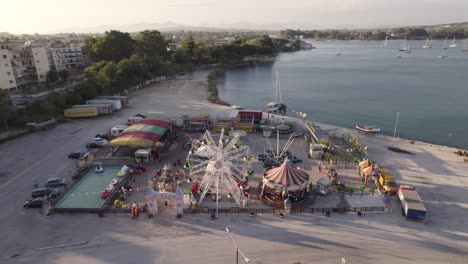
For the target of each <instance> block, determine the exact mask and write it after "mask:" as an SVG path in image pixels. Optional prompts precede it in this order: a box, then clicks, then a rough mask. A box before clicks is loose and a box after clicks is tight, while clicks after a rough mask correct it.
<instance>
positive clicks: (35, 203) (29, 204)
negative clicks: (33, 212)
mask: <svg viewBox="0 0 468 264" xmlns="http://www.w3.org/2000/svg"><path fill="white" fill-rule="evenodd" d="M45 200H48V199H47V198H44V197H37V198H34V199H31V200H27V201H26V202H25V203H24V204H23V207H24V208H32V207H41V206H42V204H43V203H44V201H45Z"/></svg>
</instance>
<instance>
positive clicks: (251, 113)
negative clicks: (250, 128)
mask: <svg viewBox="0 0 468 264" xmlns="http://www.w3.org/2000/svg"><path fill="white" fill-rule="evenodd" d="M239 115H240V120H241V121H252V119H253V120H254V122H255V123H260V121H262V117H263V112H262V111H260V110H239Z"/></svg>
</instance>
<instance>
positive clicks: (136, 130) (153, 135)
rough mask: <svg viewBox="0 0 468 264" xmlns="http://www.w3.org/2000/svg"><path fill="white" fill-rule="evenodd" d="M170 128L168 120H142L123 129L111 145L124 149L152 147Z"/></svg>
mask: <svg viewBox="0 0 468 264" xmlns="http://www.w3.org/2000/svg"><path fill="white" fill-rule="evenodd" d="M170 126H171V123H170V121H169V120H168V119H165V118H157V119H148V118H146V119H143V120H140V121H138V122H135V124H133V125H131V126H129V127H128V128H127V129H125V130H124V131H123V132H122V133H121V134H120V135H119V136H118V137H116V138H114V139H113V140H111V142H110V144H111V145H117V146H126V147H144V148H148V147H152V146H154V143H155V142H157V141H158V140H159V139H160V138H161V137H162V136H163V135H164V134H165V133H166V131H167V129H168V128H169V127H170Z"/></svg>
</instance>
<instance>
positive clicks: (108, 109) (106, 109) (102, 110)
mask: <svg viewBox="0 0 468 264" xmlns="http://www.w3.org/2000/svg"><path fill="white" fill-rule="evenodd" d="M89 107H97V110H98V114H100V115H103V114H111V113H112V112H114V106H113V105H112V104H85V105H74V106H72V108H89Z"/></svg>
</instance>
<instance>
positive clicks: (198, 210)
mask: <svg viewBox="0 0 468 264" xmlns="http://www.w3.org/2000/svg"><path fill="white" fill-rule="evenodd" d="M359 211H361V213H383V212H385V208H384V207H383V206H382V207H348V208H335V207H331V208H312V207H309V208H293V209H291V214H323V213H327V212H330V213H348V212H354V213H357V212H359ZM184 213H185V214H210V215H211V214H215V213H216V209H213V208H206V207H198V208H189V209H184ZM249 213H254V214H279V213H284V209H277V208H239V207H231V208H222V209H218V214H249Z"/></svg>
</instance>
